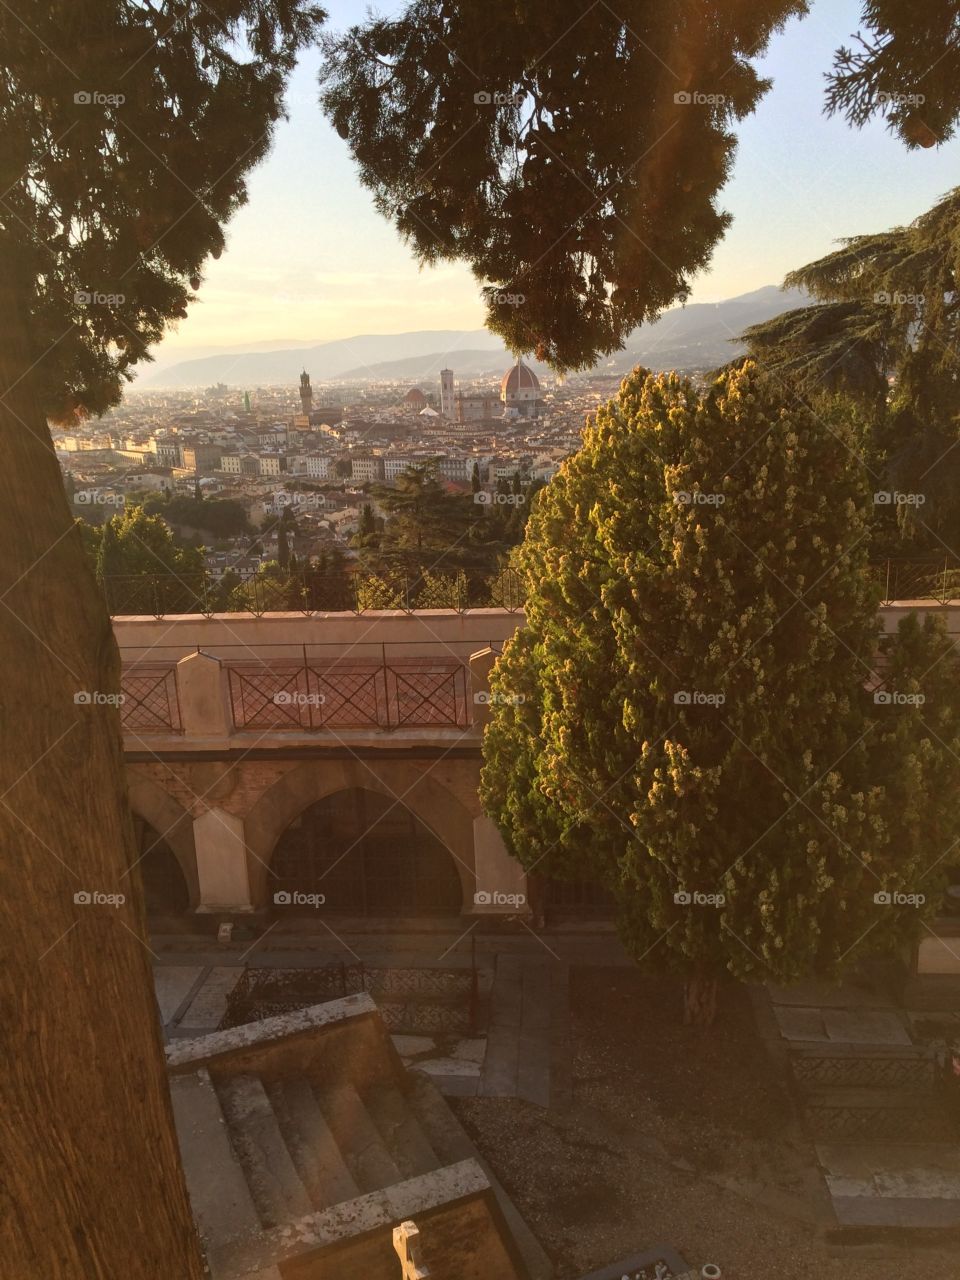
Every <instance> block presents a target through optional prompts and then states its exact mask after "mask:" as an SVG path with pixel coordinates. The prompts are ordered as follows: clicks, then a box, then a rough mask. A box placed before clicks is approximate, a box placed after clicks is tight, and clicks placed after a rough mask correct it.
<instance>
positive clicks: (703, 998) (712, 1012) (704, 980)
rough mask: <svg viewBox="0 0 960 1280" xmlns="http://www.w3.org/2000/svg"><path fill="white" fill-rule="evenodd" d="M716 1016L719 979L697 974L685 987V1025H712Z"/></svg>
mask: <svg viewBox="0 0 960 1280" xmlns="http://www.w3.org/2000/svg"><path fill="white" fill-rule="evenodd" d="M716 1016H717V980H716V978H710V977H707V976H705V975H703V974H696V975H695V976H694V977H692V978H690V979H689V980H688V981H687V982H686V983H685V984H684V988H683V1022H684V1026H688V1027H711V1026H713V1020H714V1018H715V1017H716Z"/></svg>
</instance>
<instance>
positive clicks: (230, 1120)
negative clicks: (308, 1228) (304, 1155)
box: [217, 1074, 313, 1227]
mask: <svg viewBox="0 0 960 1280" xmlns="http://www.w3.org/2000/svg"><path fill="white" fill-rule="evenodd" d="M217 1092H218V1094H219V1097H220V1103H221V1106H222V1107H223V1113H224V1115H225V1116H226V1120H227V1125H228V1126H229V1129H230V1138H231V1141H232V1142H233V1148H234V1150H235V1151H236V1153H237V1156H238V1157H239V1160H240V1164H241V1165H242V1167H243V1171H244V1173H245V1175H246V1179H247V1185H248V1186H249V1188H250V1194H251V1196H252V1197H253V1202H254V1204H255V1205H256V1206H257V1212H258V1213H259V1215H260V1220H261V1222H262V1223H263V1225H264V1226H265V1227H279V1226H283V1225H285V1224H286V1223H288V1222H290V1221H291V1220H292V1219H294V1218H300V1217H302V1216H303V1215H304V1214H307V1213H310V1212H311V1211H312V1210H313V1205H312V1203H311V1201H310V1197H309V1195H308V1194H307V1190H306V1188H305V1187H304V1185H303V1183H302V1181H301V1180H300V1175H299V1173H298V1172H297V1170H296V1167H295V1166H294V1163H293V1160H292V1158H291V1155H290V1152H289V1151H288V1149H287V1144H286V1142H284V1139H283V1134H282V1133H281V1132H280V1126H279V1123H278V1121H277V1117H276V1115H275V1114H274V1110H273V1107H272V1106H271V1105H270V1099H269V1098H268V1097H267V1093H266V1090H265V1089H264V1087H263V1081H262V1080H261V1079H260V1077H259V1076H255V1075H249V1074H240V1075H235V1076H230V1077H228V1078H227V1079H226V1080H222V1081H219V1082H218V1085H217Z"/></svg>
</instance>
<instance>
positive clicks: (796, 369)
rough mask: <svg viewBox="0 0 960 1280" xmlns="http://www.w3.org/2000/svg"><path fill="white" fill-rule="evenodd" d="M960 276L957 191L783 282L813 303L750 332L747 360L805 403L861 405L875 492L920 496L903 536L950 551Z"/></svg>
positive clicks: (959, 513) (959, 378)
mask: <svg viewBox="0 0 960 1280" xmlns="http://www.w3.org/2000/svg"><path fill="white" fill-rule="evenodd" d="M958 280H960V188H956V189H954V190H953V191H951V192H949V193H948V194H947V195H946V196H945V197H944V198H943V199H942V200H940V201H939V202H938V203H937V204H936V205H934V207H933V208H932V209H929V210H928V211H927V212H926V213H924V214H922V215H921V216H920V217H918V218H916V219H915V220H914V221H913V222H912V223H910V224H909V225H908V226H906V227H895V228H893V229H892V230H890V231H885V232H881V233H879V234H875V235H864V236H852V237H849V238H847V239H845V240H843V241H841V245H840V248H839V249H837V250H836V251H834V252H833V253H830V254H827V255H826V256H825V257H823V258H820V259H818V260H817V261H816V262H812V263H809V264H808V265H807V266H804V267H800V268H798V269H797V270H796V271H792V272H790V274H789V275H788V276H787V278H786V281H785V284H786V285H787V286H791V287H795V288H801V289H805V290H807V292H808V293H809V294H810V295H811V296H812V297H813V299H814V300H815V301H814V303H813V304H812V305H811V306H809V307H801V308H798V309H796V310H793V311H788V312H786V313H784V314H783V315H779V316H776V317H775V318H774V319H772V320H769V321H766V322H764V323H763V324H759V325H754V326H753V327H752V328H750V329H748V330H747V331H746V332H745V333H744V334H743V339H744V341H745V342H746V343H747V347H748V351H749V353H750V356H751V357H753V358H755V359H757V360H758V361H760V362H761V363H762V364H763V365H764V367H765V368H767V369H768V370H769V371H770V372H772V373H773V374H775V375H776V376H778V377H779V378H781V379H782V380H783V381H784V382H785V383H786V384H787V385H788V386H790V387H792V388H794V389H795V390H796V391H798V392H799V393H800V394H801V395H802V396H804V397H805V398H807V399H810V400H813V401H816V400H817V399H818V398H820V397H822V396H823V395H824V394H827V395H836V394H843V395H846V396H849V397H850V398H851V399H852V400H853V401H854V402H855V403H856V404H858V405H859V406H861V407H862V409H863V410H864V411H865V412H866V414H867V417H868V419H869V422H870V428H869V431H868V432H867V434H866V436H865V438H864V439H863V441H862V442H861V452H862V456H863V458H864V462H865V464H866V468H867V469H868V470H870V471H872V473H873V476H874V481H875V483H874V489H877V490H879V489H884V488H886V489H890V490H893V489H900V490H903V491H905V492H919V493H920V494H921V495H922V496H923V497H924V499H925V501H924V503H923V504H922V505H919V506H918V505H907V506H904V508H903V509H902V510H901V511H900V513H899V514H900V517H901V527H902V530H903V532H904V533H905V534H906V535H907V536H908V537H909V539H910V540H911V541H912V543H913V544H914V545H915V546H926V547H927V548H929V549H931V550H935V551H938V552H941V553H942V552H943V550H944V549H945V548H946V547H955V546H958V545H960V543H958V541H957V539H958V535H960V501H958V499H957V493H958V492H960V483H958V482H960V436H958V424H960V289H958ZM891 379H892V382H893V385H892V386H891V385H890V380H891Z"/></svg>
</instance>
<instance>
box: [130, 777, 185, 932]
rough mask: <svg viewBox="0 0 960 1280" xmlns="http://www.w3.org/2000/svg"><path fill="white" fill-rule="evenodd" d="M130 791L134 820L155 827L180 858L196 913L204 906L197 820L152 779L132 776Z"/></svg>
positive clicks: (173, 852) (179, 861) (172, 851)
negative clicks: (195, 825)
mask: <svg viewBox="0 0 960 1280" xmlns="http://www.w3.org/2000/svg"><path fill="white" fill-rule="evenodd" d="M127 790H128V801H129V804H130V810H131V812H132V813H133V816H134V819H135V820H136V819H139V820H140V822H141V823H144V824H146V825H147V826H148V827H152V828H153V830H154V831H155V832H156V834H157V835H158V836H160V837H162V839H163V841H164V843H165V844H166V845H167V846H168V847H169V849H170V851H171V853H172V854H173V856H174V857H175V858H176V860H177V862H178V864H179V866H180V870H181V871H182V872H183V878H184V881H185V882H186V886H187V894H188V897H189V905H190V909H191V910H196V908H197V906H198V905H199V903H200V881H199V878H198V875H197V850H196V846H195V844H194V839H193V819H192V818H191V816H190V814H189V813H188V812H187V811H186V809H184V808H183V806H182V805H181V804H180V803H179V802H178V801H177V800H175V799H174V798H173V796H171V795H170V793H169V792H167V791H164V789H163V787H161V786H159V785H158V784H157V783H156V782H154V781H153V780H152V779H151V778H146V777H143V776H137V775H136V774H135V773H132V774H130V775H129V777H128V789H127ZM138 834H139V833H138Z"/></svg>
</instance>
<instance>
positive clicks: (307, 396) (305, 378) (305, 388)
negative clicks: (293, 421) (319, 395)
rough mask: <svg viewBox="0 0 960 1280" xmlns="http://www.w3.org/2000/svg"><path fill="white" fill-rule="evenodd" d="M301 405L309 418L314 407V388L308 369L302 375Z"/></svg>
mask: <svg viewBox="0 0 960 1280" xmlns="http://www.w3.org/2000/svg"><path fill="white" fill-rule="evenodd" d="M300 403H301V405H302V406H303V412H304V413H305V414H306V416H307V417H308V418H309V416H310V410H311V408H312V407H313V388H312V387H311V386H310V375H309V373H307V371H306V369H304V371H303V373H301V375H300Z"/></svg>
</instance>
